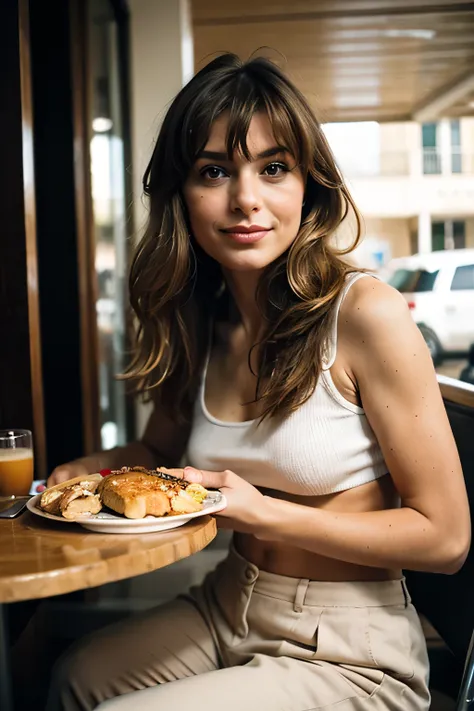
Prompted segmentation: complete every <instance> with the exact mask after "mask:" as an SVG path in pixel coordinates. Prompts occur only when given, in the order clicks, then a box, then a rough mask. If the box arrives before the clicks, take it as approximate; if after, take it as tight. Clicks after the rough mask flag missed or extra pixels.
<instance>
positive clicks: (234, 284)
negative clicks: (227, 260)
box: [224, 270, 262, 342]
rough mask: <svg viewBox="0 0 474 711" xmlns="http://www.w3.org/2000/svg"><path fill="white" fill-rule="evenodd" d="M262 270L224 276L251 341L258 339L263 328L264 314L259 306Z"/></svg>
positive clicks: (230, 273) (226, 273) (227, 272)
mask: <svg viewBox="0 0 474 711" xmlns="http://www.w3.org/2000/svg"><path fill="white" fill-rule="evenodd" d="M260 273H261V272H260V271H251V272H231V271H227V270H224V277H225V280H226V282H227V285H228V287H229V290H230V292H231V294H232V296H233V297H234V301H235V304H236V306H237V309H238V311H239V313H240V317H241V319H242V326H243V328H244V330H245V333H246V334H247V336H248V338H249V340H250V341H252V342H255V341H256V340H258V337H259V334H260V332H261V328H262V315H261V313H260V311H259V309H258V306H257V299H256V293H257V285H258V280H259V278H260Z"/></svg>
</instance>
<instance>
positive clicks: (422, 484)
mask: <svg viewBox="0 0 474 711" xmlns="http://www.w3.org/2000/svg"><path fill="white" fill-rule="evenodd" d="M346 302H347V303H346ZM346 302H344V304H343V309H341V315H340V343H339V347H340V348H342V349H343V351H344V353H347V354H348V358H347V359H346V361H347V363H348V365H349V368H348V374H349V375H350V377H351V379H353V380H354V382H356V383H357V384H358V389H359V392H360V396H361V399H362V403H363V406H364V409H365V413H366V416H367V418H368V420H369V422H370V424H371V426H372V427H373V429H374V431H375V434H376V436H377V439H378V441H379V443H380V446H381V448H382V452H383V454H384V457H385V461H386V463H387V468H388V470H389V472H390V474H391V476H392V479H393V481H394V483H395V486H396V488H397V490H398V493H399V494H400V497H401V500H402V507H401V508H400V509H390V510H385V511H375V512H366V513H355V514H354V513H337V512H334V511H328V510H324V509H313V508H309V507H305V506H301V505H299V504H294V503H291V502H287V501H281V500H277V499H271V498H267V497H262V498H261V499H259V500H257V499H258V496H256V495H255V494H252V497H253V498H252V500H251V499H250V497H251V495H250V492H249V491H247V498H248V500H247V505H246V507H243V506H242V495H241V497H240V499H239V498H238V497H235V498H234V496H233V495H232V492H228V491H226V489H225V488H224V492H225V493H226V495H227V498H228V500H229V499H230V502H231V507H230V508H229V507H228V509H226V510H225V511H224V512H223V514H224V515H227V516H233V517H234V518H235V519H237V518H239V519H240V524H238V525H237V526H236V527H237V529H238V530H239V526H240V530H245V531H248V532H252V533H254V535H256V536H257V537H258V538H262V539H264V540H269V541H281V542H286V543H291V544H293V545H295V546H298V547H300V548H303V549H306V550H310V551H314V552H315V553H318V554H320V555H323V556H327V557H330V558H336V559H339V560H343V561H347V562H350V563H355V564H358V565H368V566H374V567H380V568H407V569H415V570H426V571H432V572H444V573H451V572H456V571H457V570H458V569H459V568H460V566H461V565H462V563H463V561H464V559H465V557H466V555H467V552H468V549H469V542H470V521H469V508H468V503H467V497H466V491H465V486H464V480H463V475H462V471H461V466H460V462H459V458H458V454H457V450H456V445H455V442H454V439H453V436H452V433H451V429H450V426H449V422H448V419H447V416H446V412H445V409H444V405H443V402H442V398H441V395H440V392H439V387H438V384H437V381H436V377H435V373H434V370H433V365H432V362H431V358H430V356H429V353H428V350H427V348H426V345H425V343H424V341H423V338H422V336H421V334H420V332H419V330H418V328H417V327H416V325H415V324H414V322H413V320H412V318H411V316H410V314H409V311H408V308H407V306H406V304H405V301H404V300H403V297H401V295H399V294H398V292H396V291H394V290H393V289H392V288H391V287H388V286H387V285H385V284H382V283H379V282H373V281H372V280H370V279H361V280H360V281H359V282H358V283H357V284H355V285H354V287H353V288H352V289H351V291H350V292H349V294H348V296H347V299H346ZM206 474H207V473H204V478H205V477H206ZM221 476H224V478H226V480H227V486H230V488H231V489H233V487H234V486H236V481H235V479H233V477H235V475H234V474H232V473H229V472H227V473H224V475H221ZM240 481H241V480H240ZM229 482H230V485H229ZM206 483H207V481H206V480H205V482H204V484H205V485H206ZM208 485H210V483H208ZM244 485H245V486H250V485H248V484H245V483H244ZM244 485H241V484H240V483H239V484H238V485H237V488H239V487H240V488H243V486H244ZM252 488H253V487H252ZM255 491H256V490H255ZM256 494H257V495H259V494H258V492H256ZM233 501H237V505H236V506H235V508H234V509H233V507H232V503H233Z"/></svg>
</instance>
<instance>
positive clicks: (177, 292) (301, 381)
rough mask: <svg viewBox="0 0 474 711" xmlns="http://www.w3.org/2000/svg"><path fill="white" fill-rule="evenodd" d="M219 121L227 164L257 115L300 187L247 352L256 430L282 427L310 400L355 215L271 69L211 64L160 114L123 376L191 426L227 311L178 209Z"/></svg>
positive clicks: (293, 98)
mask: <svg viewBox="0 0 474 711" xmlns="http://www.w3.org/2000/svg"><path fill="white" fill-rule="evenodd" d="M224 112H227V115H228V117H229V120H228V130H227V146H226V148H227V153H228V156H229V158H231V157H232V156H233V155H234V154H235V152H236V151H238V152H240V154H241V155H243V156H244V157H245V158H246V159H248V160H250V158H251V156H250V153H249V149H248V147H247V143H246V138H247V132H248V130H249V125H250V122H251V119H252V117H253V116H254V115H255V114H256V113H258V112H264V113H265V114H266V115H267V116H268V119H269V121H270V123H271V126H272V129H273V134H274V137H275V139H276V141H277V143H278V144H280V145H285V146H287V147H288V148H289V150H290V151H291V153H292V154H293V156H294V158H295V160H296V161H297V164H298V165H299V167H300V169H301V170H302V174H303V176H304V177H305V180H306V187H305V195H304V206H303V211H302V216H301V225H300V228H299V231H298V234H297V236H296V238H295V240H294V242H293V243H292V244H291V246H290V248H289V249H288V250H287V251H286V252H285V253H284V254H282V255H281V256H280V257H279V258H278V259H276V260H275V261H274V262H272V263H271V264H270V265H268V266H267V267H266V268H265V270H264V271H263V273H262V275H261V278H260V280H259V284H258V289H257V295H256V296H257V303H258V306H259V309H260V312H261V314H262V320H263V324H264V335H263V337H262V340H261V341H260V342H259V343H258V344H255V346H258V348H259V350H258V354H259V357H258V372H257V373H256V376H257V381H256V382H257V384H256V393H255V401H258V402H259V404H260V407H261V413H262V415H261V421H263V420H264V419H266V418H270V417H272V418H273V417H276V416H281V417H286V416H287V415H289V414H290V413H291V412H293V411H294V410H296V409H297V408H298V407H299V406H300V405H302V403H304V402H305V401H306V400H307V399H308V398H309V397H310V396H311V394H312V392H313V391H314V388H315V386H316V383H317V381H318V378H319V375H320V372H321V367H322V358H323V352H324V347H325V343H326V339H327V336H328V330H329V327H330V316H331V311H332V309H333V307H334V305H335V302H336V300H337V298H338V295H339V294H340V292H341V289H342V288H343V286H344V281H345V278H346V275H347V274H348V273H350V272H351V271H354V267H353V266H351V265H350V264H348V263H347V262H346V261H345V260H344V259H343V255H345V254H347V253H348V252H350V251H351V250H352V249H353V248H354V247H355V246H356V245H357V243H358V242H359V239H360V235H361V222H360V218H359V215H358V212H357V209H356V207H355V205H354V203H353V200H352V198H351V196H350V194H349V192H348V190H347V188H346V186H345V184H344V181H343V179H342V177H341V174H340V172H339V170H338V168H337V166H336V163H335V160H334V157H333V155H332V153H331V150H330V148H329V145H328V143H327V141H326V138H325V136H324V133H323V131H322V129H321V126H320V124H319V123H318V121H317V119H316V117H315V116H314V114H313V112H312V110H311V109H310V107H309V105H308V103H307V101H306V100H305V98H304V97H303V95H302V94H301V92H300V91H299V90H298V89H297V88H296V87H295V86H294V85H293V84H292V83H291V82H290V80H289V79H288V78H287V77H286V76H285V75H284V73H283V72H282V71H281V70H280V69H279V68H278V67H277V66H275V65H274V64H273V63H272V62H271V61H269V60H268V59H264V58H260V57H258V58H253V59H251V60H249V61H247V62H243V61H241V60H240V59H239V58H238V57H237V56H235V55H233V54H224V55H222V56H219V57H217V58H216V59H214V60H213V61H211V62H210V63H209V64H208V65H207V66H205V67H204V68H203V69H202V70H201V71H199V73H198V74H196V75H195V76H194V78H193V79H192V80H191V81H190V82H189V83H188V84H187V85H186V86H185V87H184V88H183V89H182V90H181V91H180V92H179V94H178V95H177V96H176V98H175V99H174V101H173V102H172V104H171V106H170V108H169V110H168V111H167V114H166V117H165V119H164V121H163V124H162V127H161V130H160V132H159V136H158V139H157V141H156V145H155V148H154V151H153V155H152V158H151V160H150V163H149V165H148V167H147V169H146V171H145V175H144V178H143V186H144V192H145V194H146V195H147V196H148V199H149V221H148V225H147V227H146V230H145V233H144V235H143V237H142V239H141V241H140V244H139V245H138V247H137V249H136V253H135V255H134V258H133V262H132V266H131V270H130V281H129V289H130V301H131V305H132V308H133V310H134V312H135V315H136V323H137V330H136V334H135V336H136V341H135V343H136V348H135V351H134V355H133V358H132V361H131V364H130V366H129V368H128V370H127V372H126V373H125V374H124V376H123V377H125V378H127V379H128V378H129V379H133V380H134V381H135V384H136V386H137V390H138V391H141V392H145V393H149V394H151V391H154V392H153V395H155V394H157V395H158V396H159V400H160V401H161V403H162V404H163V406H165V407H166V408H167V409H168V411H169V412H170V413H171V414H172V415H174V416H177V417H178V419H182V418H184V419H186V418H188V417H189V414H190V406H191V405H192V402H193V400H194V398H195V394H196V388H197V385H198V383H199V378H200V375H201V372H202V367H203V362H204V359H205V355H206V350H207V348H208V345H209V338H210V325H211V323H212V322H213V321H214V320H215V319H219V318H224V319H225V318H230V314H231V313H232V297H231V295H230V293H229V291H228V289H226V288H225V285H224V284H223V275H222V270H221V267H220V265H219V264H218V263H217V262H216V261H215V260H214V259H212V258H211V257H210V256H208V255H207V254H206V253H204V251H203V250H202V249H200V247H199V246H198V245H197V243H196V241H195V240H194V238H193V235H192V233H191V229H190V222H189V219H188V214H187V209H186V204H185V201H184V199H183V186H184V183H185V181H186V179H187V177H188V175H189V172H190V170H191V168H192V166H193V165H194V163H195V161H196V159H197V156H198V155H199V153H200V152H201V151H202V150H203V149H204V147H205V145H206V143H207V141H208V138H209V135H210V131H211V128H212V125H213V123H214V122H215V121H216V119H217V118H218V117H219V116H221V115H222V114H223V113H224ZM349 213H352V214H353V215H354V216H355V223H356V229H355V234H354V239H353V242H352V244H351V245H350V246H349V247H348V248H346V249H342V250H338V249H336V247H335V246H334V244H333V242H334V240H333V237H334V235H335V232H336V230H337V229H338V227H339V226H340V224H341V222H342V221H343V220H344V218H346V217H347V216H348V214H349ZM234 311H235V309H234ZM255 346H254V347H255ZM249 363H250V353H249Z"/></svg>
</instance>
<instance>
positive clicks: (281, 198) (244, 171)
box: [184, 113, 305, 271]
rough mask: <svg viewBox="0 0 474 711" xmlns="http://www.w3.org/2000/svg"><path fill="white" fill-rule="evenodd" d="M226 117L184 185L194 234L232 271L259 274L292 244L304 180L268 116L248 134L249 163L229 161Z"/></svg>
mask: <svg viewBox="0 0 474 711" xmlns="http://www.w3.org/2000/svg"><path fill="white" fill-rule="evenodd" d="M227 121H228V118H227V116H226V115H225V114H224V115H223V116H221V117H220V118H219V119H218V120H217V121H216V122H215V123H214V125H213V127H212V130H211V134H210V136H209V140H208V142H207V144H206V146H205V148H204V150H203V152H202V153H201V155H200V156H199V157H198V160H197V161H196V163H195V165H194V167H193V168H192V170H191V172H190V174H189V176H188V179H187V181H186V183H185V185H184V198H185V201H186V205H187V208H188V212H189V218H190V221H191V229H192V232H193V235H194V237H195V239H196V241H197V242H198V244H199V245H200V246H201V247H202V249H203V250H204V251H205V252H206V253H207V254H208V255H210V256H211V257H213V258H214V259H215V260H216V261H218V262H219V263H220V264H221V265H222V267H223V268H225V269H228V270H231V271H253V270H261V269H263V268H264V267H266V266H267V265H268V264H270V263H271V262H273V261H274V260H275V259H276V258H277V257H279V256H280V255H281V254H283V252H285V250H286V249H288V247H289V246H290V245H291V244H292V242H293V240H294V239H295V237H296V235H297V233H298V230H299V227H300V223H301V208H302V203H303V194H304V189H305V185H304V180H303V176H302V174H301V171H300V169H299V167H297V166H296V161H295V159H294V157H293V156H292V155H291V154H290V153H289V151H287V150H285V147H284V146H279V145H277V141H276V140H275V138H274V136H273V133H272V129H271V125H270V122H269V120H268V118H267V116H266V115H265V114H262V113H259V114H255V115H254V117H253V118H252V120H251V123H250V127H249V131H248V134H247V146H248V149H249V152H250V155H251V160H250V161H247V160H246V159H245V158H244V157H242V156H240V155H234V157H233V159H232V160H228V159H227V152H226V135H227Z"/></svg>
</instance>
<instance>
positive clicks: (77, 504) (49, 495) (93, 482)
mask: <svg viewBox="0 0 474 711" xmlns="http://www.w3.org/2000/svg"><path fill="white" fill-rule="evenodd" d="M101 481H102V477H101V476H100V474H90V475H87V476H83V477H76V478H75V479H70V480H69V481H65V482H63V483H62V484H56V486H52V487H51V488H50V489H46V491H44V492H43V494H42V496H41V499H40V503H39V505H40V508H41V509H42V510H43V511H46V512H47V513H50V514H54V515H55V516H63V517H64V518H66V519H68V520H69V521H74V520H75V519H78V518H82V517H84V516H87V515H91V514H96V513H99V511H100V510H101V509H102V502H101V500H100V496H99V495H98V493H97V488H98V486H99V484H100V482H101Z"/></svg>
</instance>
